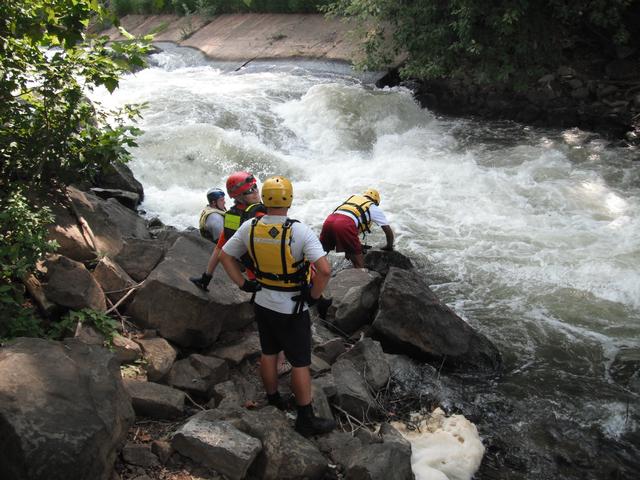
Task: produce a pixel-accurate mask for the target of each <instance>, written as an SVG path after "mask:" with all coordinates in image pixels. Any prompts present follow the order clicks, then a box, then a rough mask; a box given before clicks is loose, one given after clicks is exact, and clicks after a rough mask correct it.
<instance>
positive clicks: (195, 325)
mask: <svg viewBox="0 0 640 480" xmlns="http://www.w3.org/2000/svg"><path fill="white" fill-rule="evenodd" d="M210 255H211V243H210V242H207V241H206V240H204V239H200V238H197V237H193V236H190V235H185V236H182V237H180V238H179V239H178V240H176V242H175V243H174V245H173V247H171V248H170V249H169V251H168V252H167V254H166V256H165V258H164V260H163V261H162V262H161V263H160V264H159V265H158V266H157V267H156V268H155V270H154V271H153V272H152V273H151V275H149V277H148V278H147V280H146V281H145V282H144V285H143V286H142V287H141V288H140V290H139V291H138V293H137V294H136V298H135V299H134V300H133V302H132V303H131V305H130V306H129V308H128V310H127V313H128V314H129V315H131V316H132V317H133V318H134V320H136V321H137V322H138V323H140V324H141V325H142V326H143V327H145V328H154V329H157V330H158V331H159V332H160V335H162V336H163V337H164V338H167V339H169V340H171V341H173V342H175V343H177V344H178V345H180V346H183V347H198V348H204V347H207V346H210V345H211V344H212V343H213V342H214V341H215V340H216V339H217V338H218V335H219V334H220V332H221V331H222V330H223V329H225V330H234V329H240V328H243V327H245V326H247V325H248V324H249V323H250V322H251V321H252V320H253V308H252V306H251V304H250V303H249V300H250V299H251V295H250V294H248V293H245V292H243V291H241V290H240V289H239V288H238V287H237V286H236V285H235V284H234V283H233V282H232V281H231V280H230V279H229V277H228V276H227V274H226V272H225V271H224V269H223V268H218V269H216V271H215V274H214V276H213V279H212V281H211V284H210V285H209V291H208V292H205V291H202V290H200V289H199V288H198V287H196V286H195V285H194V284H193V283H191V281H189V277H190V276H195V275H198V272H202V270H203V269H204V267H205V266H206V265H207V262H208V260H209V256H210Z"/></svg>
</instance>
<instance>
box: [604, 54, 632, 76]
mask: <svg viewBox="0 0 640 480" xmlns="http://www.w3.org/2000/svg"><path fill="white" fill-rule="evenodd" d="M605 71H606V73H607V75H608V76H609V78H610V79H611V80H630V79H634V78H637V77H639V76H640V65H638V61H637V60H635V59H633V58H625V59H619V60H614V61H613V62H610V63H609V64H607V66H606V67H605Z"/></svg>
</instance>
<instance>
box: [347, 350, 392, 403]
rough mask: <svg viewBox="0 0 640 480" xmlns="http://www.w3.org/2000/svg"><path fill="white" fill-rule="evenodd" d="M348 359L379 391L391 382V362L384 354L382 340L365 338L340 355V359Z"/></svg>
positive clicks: (374, 388)
mask: <svg viewBox="0 0 640 480" xmlns="http://www.w3.org/2000/svg"><path fill="white" fill-rule="evenodd" d="M342 359H344V360H348V361H350V362H351V363H353V365H354V366H355V367H356V370H357V371H358V372H360V373H361V374H362V375H364V377H365V380H366V381H367V383H368V384H369V386H370V387H371V388H372V389H373V390H375V391H378V390H380V389H382V388H383V387H385V386H386V385H387V383H388V382H389V374H390V371H389V364H388V363H387V359H386V358H385V356H384V352H383V351H382V347H381V346H380V342H376V341H374V340H372V339H371V338H363V339H362V340H360V341H359V342H358V343H356V344H355V345H354V346H353V348H352V349H351V350H349V351H348V352H346V353H344V354H343V355H342V356H340V358H339V360H342Z"/></svg>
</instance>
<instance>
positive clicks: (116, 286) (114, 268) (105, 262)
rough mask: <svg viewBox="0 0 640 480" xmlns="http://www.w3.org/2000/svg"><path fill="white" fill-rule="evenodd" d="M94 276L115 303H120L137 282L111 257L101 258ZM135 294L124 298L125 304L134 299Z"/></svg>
mask: <svg viewBox="0 0 640 480" xmlns="http://www.w3.org/2000/svg"><path fill="white" fill-rule="evenodd" d="M93 278H95V279H96V281H97V282H98V284H99V285H100V287H102V290H103V291H104V292H105V294H106V295H107V297H108V298H109V300H111V302H112V303H113V304H116V303H118V301H119V300H120V299H121V298H122V297H124V296H125V295H126V294H127V293H128V290H129V289H130V288H131V287H133V286H134V285H135V284H136V282H134V280H133V279H132V278H131V277H130V276H129V275H128V274H127V272H125V271H124V270H123V269H122V267H120V265H118V264H117V263H115V262H114V261H113V260H111V259H110V258H109V257H103V258H101V259H100V261H99V262H98V264H97V265H96V268H95V269H94V270H93ZM133 295H134V294H131V295H129V296H128V297H127V299H126V300H124V303H125V306H126V304H127V303H130V302H131V300H133ZM120 308H121V307H120Z"/></svg>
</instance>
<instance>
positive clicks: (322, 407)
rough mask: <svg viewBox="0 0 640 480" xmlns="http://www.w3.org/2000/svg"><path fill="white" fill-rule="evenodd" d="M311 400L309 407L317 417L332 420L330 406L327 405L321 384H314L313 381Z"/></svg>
mask: <svg viewBox="0 0 640 480" xmlns="http://www.w3.org/2000/svg"><path fill="white" fill-rule="evenodd" d="M311 398H312V399H313V401H312V402H311V407H312V408H313V413H315V415H316V416H317V417H324V418H333V412H332V411H331V405H330V404H329V399H328V398H327V395H326V393H324V388H323V385H322V383H320V382H316V381H315V380H312V381H311Z"/></svg>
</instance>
